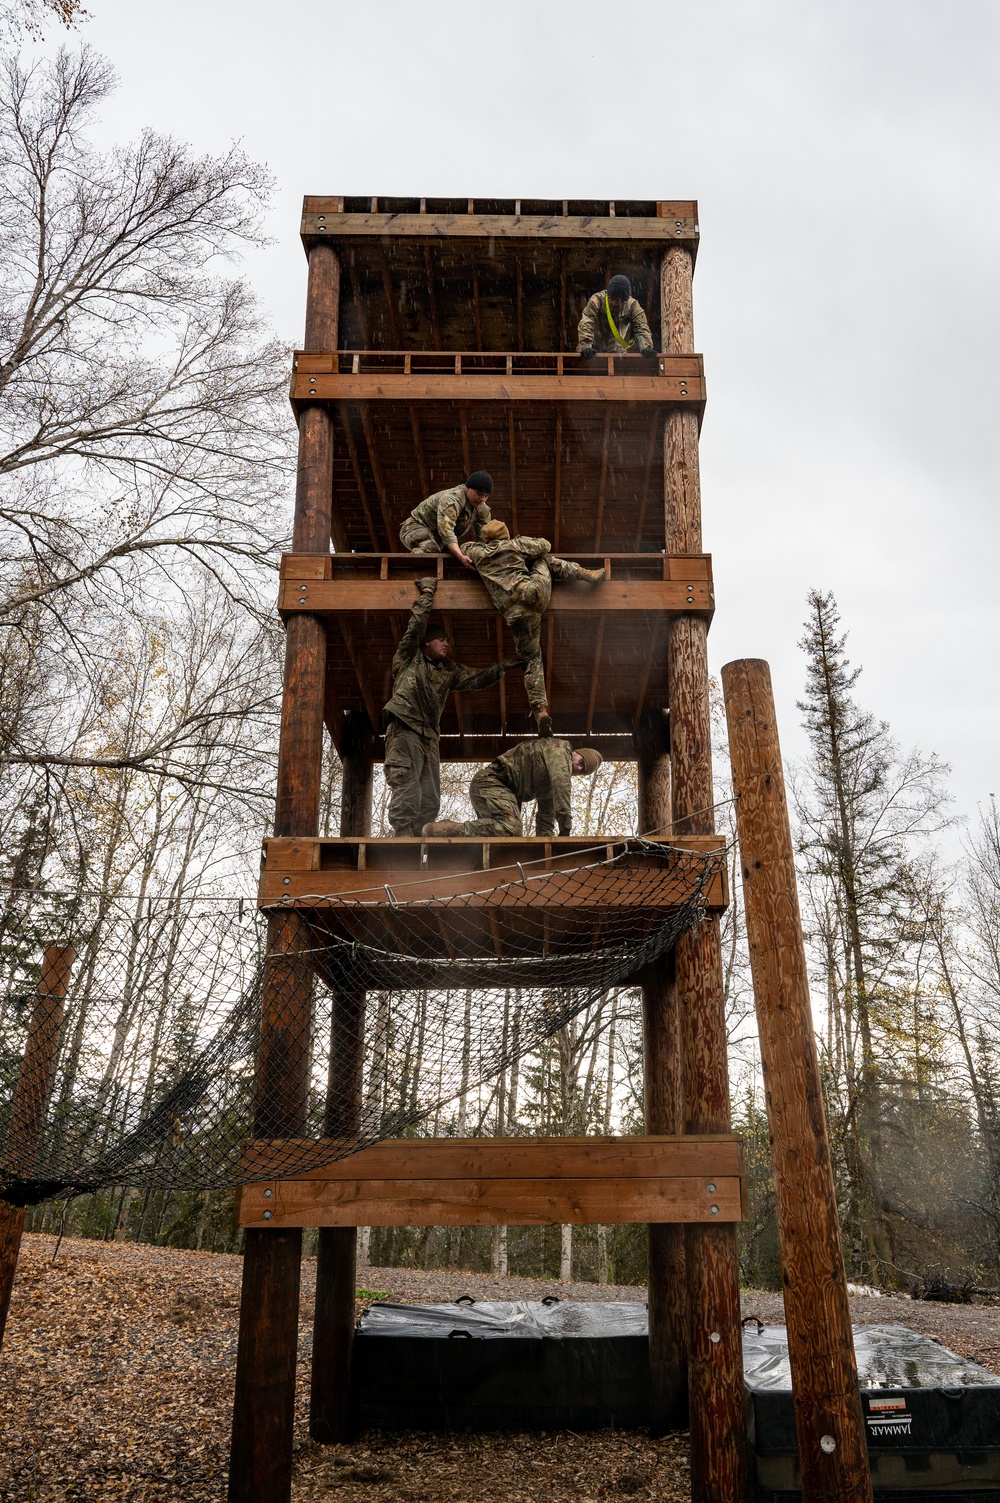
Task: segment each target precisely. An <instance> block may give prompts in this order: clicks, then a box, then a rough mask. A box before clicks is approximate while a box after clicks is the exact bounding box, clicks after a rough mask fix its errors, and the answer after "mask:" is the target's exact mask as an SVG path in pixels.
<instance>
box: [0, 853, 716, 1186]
mask: <svg viewBox="0 0 1000 1503" xmlns="http://www.w3.org/2000/svg"><path fill="white" fill-rule="evenodd" d="M574 859H575V860H576V861H577V862H578V863H579V864H577V865H575V866H573V867H571V868H570V869H567V870H555V871H553V870H549V869H546V868H545V867H544V864H541V867H540V869H539V868H529V867H520V868H517V873H518V875H517V880H515V881H506V882H502V883H499V884H495V881H494V885H491V874H490V873H489V872H479V873H476V874H465V875H464V876H463V875H462V874H456V875H455V877H454V878H453V879H452V881H451V884H450V885H451V886H452V887H454V888H455V889H457V890H455V891H452V892H451V893H450V895H446V896H444V897H441V896H437V895H435V894H434V893H429V892H428V890H427V883H426V882H425V881H423V882H422V881H421V880H419V879H417V880H415V881H414V883H412V884H410V886H409V887H403V888H396V889H394V890H393V891H391V892H390V891H388V890H387V889H386V888H385V887H373V888H372V889H371V890H370V891H366V892H361V893H355V894H353V895H352V896H350V897H342V898H338V899H336V900H334V901H331V900H330V899H329V898H328V897H318V896H317V897H315V898H308V897H307V898H297V899H296V900H295V903H294V905H292V904H287V903H286V904H281V905H277V906H276V907H274V908H271V909H269V910H266V911H264V912H258V911H257V910H256V909H255V908H253V907H252V905H251V904H250V903H245V902H244V901H243V900H239V901H235V900H229V901H225V902H221V901H204V900H190V901H181V900H177V899H169V900H160V901H152V900H147V899H142V900H137V899H132V900H128V901H126V900H115V901H110V902H109V901H107V900H104V899H101V898H99V897H79V896H78V897H76V898H74V899H73V900H71V901H70V900H66V899H56V898H39V897H38V896H37V895H31V896H28V895H24V894H15V895H13V896H11V897H10V898H9V899H8V901H7V906H6V909H5V910H4V912H3V914H2V917H0V1195H2V1196H3V1197H4V1198H5V1199H7V1200H8V1201H10V1202H13V1203H15V1204H23V1205H29V1204H34V1203H36V1202H39V1201H42V1200H45V1199H53V1198H60V1197H69V1196H72V1195H77V1194H80V1193H83V1192H86V1191H92V1190H96V1189H98V1188H100V1187H103V1186H112V1185H118V1186H127V1185H131V1186H137V1187H146V1188H156V1187H162V1188H170V1189H184V1188H188V1189H207V1188H217V1187H224V1186H228V1185H236V1184H240V1183H247V1182H249V1181H252V1180H254V1179H261V1178H271V1177H274V1176H278V1175H286V1176H288V1175H294V1174H296V1173H299V1172H303V1171H305V1170H307V1169H313V1168H319V1167H321V1166H323V1165H328V1164H331V1163H333V1162H335V1161H337V1160H338V1159H341V1158H344V1157H346V1156H347V1155H349V1154H351V1153H354V1152H356V1151H358V1150H359V1149H361V1148H364V1147H366V1146H368V1145H370V1144H373V1143H376V1142H378V1141H379V1140H380V1139H383V1138H388V1137H400V1136H404V1135H407V1134H413V1133H416V1132H427V1131H428V1130H431V1131H433V1130H434V1129H433V1126H432V1124H437V1123H439V1122H440V1119H441V1116H442V1109H443V1108H444V1107H445V1106H446V1105H447V1104H448V1103H453V1102H455V1101H456V1100H458V1099H459V1098H461V1097H463V1096H465V1095H467V1094H468V1093H470V1092H472V1091H474V1090H475V1089H476V1088H477V1087H479V1086H481V1085H482V1084H483V1083H488V1082H490V1081H491V1080H493V1079H495V1078H496V1077H499V1076H500V1075H501V1074H502V1072H503V1071H505V1070H506V1069H508V1068H509V1067H510V1066H511V1065H512V1064H513V1063H514V1062H516V1061H517V1060H519V1059H521V1058H522V1057H523V1056H524V1055H526V1054H528V1053H529V1052H531V1051H532V1050H534V1049H537V1048H538V1046H539V1045H540V1044H541V1043H542V1042H543V1041H544V1040H546V1039H548V1038H551V1037H552V1035H553V1034H555V1033H557V1032H558V1030H559V1029H560V1028H562V1027H564V1026H565V1025H566V1024H567V1023H569V1022H570V1020H571V1019H572V1018H573V1017H574V1016H575V1015H576V1014H578V1013H579V1012H581V1011H582V1010H583V1009H584V1008H586V1007H587V1006H589V1005H590V1004H592V1003H593V1002H595V1001H597V1000H599V999H600V998H601V997H603V996H605V995H606V994H607V993H608V992H610V991H611V989H613V988H615V987H620V986H623V985H627V984H630V983H631V984H635V983H636V981H637V979H638V978H639V976H640V975H641V972H642V970H643V968H644V967H645V966H647V965H649V964H650V963H651V962H652V961H655V960H656V959H658V958H659V957H660V956H662V955H664V954H665V953H666V952H668V951H669V950H670V949H671V948H672V946H673V945H674V943H675V941H676V939H677V937H678V936H679V935H680V934H681V933H682V932H683V930H684V929H686V928H687V927H689V926H690V925H692V924H694V923H696V922H698V921H699V919H700V918H701V917H702V915H703V912H704V908H705V900H706V894H707V891H708V888H709V885H710V883H711V882H712V880H713V878H714V877H715V876H716V874H717V872H718V870H719V867H720V864H721V862H722V861H723V859H724V858H723V856H721V855H719V854H715V855H706V854H702V853H700V852H690V851H681V850H676V849H668V848H665V847H663V846H662V845H658V844H657V845H653V844H651V843H648V842H645V841H642V840H638V839H633V840H627V841H619V842H617V843H616V844H615V845H614V846H609V845H602V846H600V847H597V848H596V849H595V852H594V853H592V854H591V856H590V857H589V858H588V857H586V856H584V857H580V856H577V857H576V858H574ZM441 885H442V884H441V881H440V880H438V881H437V883H436V887H437V888H438V889H440V888H441ZM447 886H448V883H447V882H446V883H445V887H447ZM54 939H59V940H65V941H66V942H68V943H71V944H72V945H73V947H74V950H75V959H74V960H73V964H72V967H71V969H70V971H69V972H68V986H66V988H65V997H64V998H57V997H53V996H51V995H47V996H45V995H42V993H44V992H45V990H46V983H44V982H43V983H42V985H41V986H40V980H41V978H42V975H43V972H42V954H43V951H44V949H45V947H46V945H48V944H49V943H50V942H51V941H53V940H54ZM50 990H51V988H50ZM57 990H58V988H57ZM40 1027H41V1031H39V1029H40ZM29 1035H30V1036H31V1037H30V1040H29ZM26 1046H27V1047H28V1054H27V1056H26V1055H25V1049H26Z"/></svg>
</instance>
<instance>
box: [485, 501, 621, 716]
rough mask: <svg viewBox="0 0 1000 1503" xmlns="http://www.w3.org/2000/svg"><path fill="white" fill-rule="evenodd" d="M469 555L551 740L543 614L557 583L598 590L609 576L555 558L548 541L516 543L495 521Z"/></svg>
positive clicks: (520, 540)
mask: <svg viewBox="0 0 1000 1503" xmlns="http://www.w3.org/2000/svg"><path fill="white" fill-rule="evenodd" d="M466 551H467V553H468V556H469V558H470V559H471V560H472V562H473V564H474V565H475V568H476V570H477V571H478V573H479V576H480V578H481V579H482V581H483V583H484V584H485V586H486V588H487V590H488V591H489V594H490V599H491V600H492V601H493V604H494V605H495V606H496V608H497V610H498V611H500V612H501V614H502V615H503V618H504V620H505V621H506V623H507V625H508V626H509V627H510V629H511V633H512V635H513V638H514V646H515V647H516V648H517V652H518V657H519V658H520V660H521V662H522V663H523V665H524V687H525V688H526V689H527V691H528V704H529V705H530V706H531V713H532V714H533V715H534V717H535V723H536V725H537V726H538V734H539V735H540V736H551V735H552V717H551V715H550V714H549V704H548V699H547V697H546V693H545V670H544V668H543V666H542V638H541V629H542V615H543V612H544V611H545V610H546V609H547V607H548V604H549V601H550V600H551V598H552V581H553V580H554V579H561V580H571V579H582V580H586V582H587V583H588V584H599V583H600V581H601V580H602V579H603V578H604V573H605V571H604V570H603V569H585V568H583V566H582V565H581V564H573V563H570V562H568V560H566V559H564V558H556V557H555V556H554V555H553V553H552V544H551V543H550V542H549V541H548V539H547V538H528V537H516V538H512V537H511V535H510V533H509V532H508V530H507V525H506V523H505V522H500V521H495V520H494V521H490V522H487V523H486V525H485V527H484V528H483V529H482V538H481V541H479V542H472V543H469V544H467V548H466Z"/></svg>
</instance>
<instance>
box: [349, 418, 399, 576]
mask: <svg viewBox="0 0 1000 1503" xmlns="http://www.w3.org/2000/svg"><path fill="white" fill-rule="evenodd" d="M341 428H342V431H343V434H344V440H345V442H346V444H347V455H348V458H349V459H350V461H351V469H352V470H353V471H354V479H355V483H356V484H357V487H358V496H359V497H360V500H361V509H362V511H363V512H364V514H365V526H366V527H367V528H368V535H369V537H370V538H371V540H372V547H373V548H374V549H375V550H376V551H377V550H378V548H379V536H378V533H377V532H376V530H375V518H374V516H373V515H372V509H371V506H370V505H369V502H368V491H367V490H366V488H365V482H364V476H363V475H362V473H361V464H360V461H359V459H358V447H357V444H356V443H355V442H354V434H353V433H352V431H351V409H350V408H349V407H345V408H344V409H343V412H342V413H341ZM394 541H395V539H394V538H393V536H392V534H391V533H389V534H388V535H387V536H386V542H387V544H388V546H389V547H390V548H391V547H392V545H393V542H394ZM343 551H344V552H346V551H347V550H346V549H344V550H343Z"/></svg>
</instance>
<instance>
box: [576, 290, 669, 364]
mask: <svg viewBox="0 0 1000 1503" xmlns="http://www.w3.org/2000/svg"><path fill="white" fill-rule="evenodd" d="M606 308H607V296H606V294H605V293H603V292H595V293H594V296H593V297H592V298H590V299H588V301H587V306H586V308H584V310H583V317H582V318H581V320H580V323H579V326H578V328H577V339H576V347H577V349H578V350H582V349H583V348H584V347H585V346H589V347H591V348H593V349H595V350H597V351H599V353H600V354H602V355H614V354H618V353H621V354H624V353H625V351H624V350H622V348H621V345H619V344H618V342H617V340H616V339H615V336H614V335H613V334H612V332H611V325H610V324H609V323H608V315H607V312H606ZM615 324H616V325H617V328H618V332H619V334H620V335H621V337H622V338H623V339H624V341H625V343H626V344H629V343H630V341H634V346H633V347H634V348H635V349H637V350H651V349H652V348H653V336H652V334H651V333H650V332H649V323H648V321H647V319H646V315H645V313H644V312H643V308H642V304H641V303H640V302H638V301H637V299H636V298H634V297H630V298H629V300H628V302H627V303H626V304H625V306H624V308H623V309H622V312H621V317H620V318H616V319H615Z"/></svg>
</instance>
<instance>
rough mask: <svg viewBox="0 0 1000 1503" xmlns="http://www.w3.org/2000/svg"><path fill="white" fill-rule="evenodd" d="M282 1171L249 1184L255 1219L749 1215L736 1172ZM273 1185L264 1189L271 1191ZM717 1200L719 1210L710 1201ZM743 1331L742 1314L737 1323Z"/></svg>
mask: <svg viewBox="0 0 1000 1503" xmlns="http://www.w3.org/2000/svg"><path fill="white" fill-rule="evenodd" d="M711 1183H712V1184H714V1186H715V1188H714V1189H713V1190H711V1191H709V1190H708V1188H707V1183H706V1181H705V1179H704V1178H703V1177H701V1176H699V1177H698V1178H697V1179H653V1178H638V1177H637V1178H634V1179H628V1180H623V1179H618V1178H609V1179H597V1178H591V1179H569V1178H559V1179H554V1178H553V1179H548V1180H542V1179H529V1180H516V1179H510V1180H498V1179H469V1180H462V1179H441V1180H435V1179H425V1180H415V1179H405V1180H394V1179H386V1180H348V1179H343V1180H316V1179H283V1180H275V1181H273V1182H272V1183H271V1184H270V1185H267V1186H261V1185H247V1186H245V1187H244V1189H243V1191H242V1194H241V1197H240V1224H241V1225H242V1226H246V1227H254V1226H278V1227H282V1226H298V1227H303V1226H320V1227H323V1226H332V1227H345V1226H347V1227H356V1226H529V1225H530V1226H558V1225H564V1224H566V1223H573V1224H575V1225H593V1224H595V1223H602V1224H605V1225H609V1226H610V1225H621V1224H627V1223H630V1222H637V1221H645V1222H658V1221H669V1222H696V1221H707V1222H711V1223H712V1224H713V1225H715V1224H717V1223H721V1222H737V1221H742V1219H743V1208H742V1195H741V1186H740V1181H739V1180H738V1179H733V1178H726V1177H723V1176H719V1177H718V1178H716V1179H714V1180H713V1181H711ZM267 1190H271V1192H272V1193H271V1195H270V1196H266V1191H267ZM712 1206H714V1207H715V1210H714V1211H713V1210H712ZM736 1329H737V1333H738V1332H739V1321H738V1320H737V1323H736Z"/></svg>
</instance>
